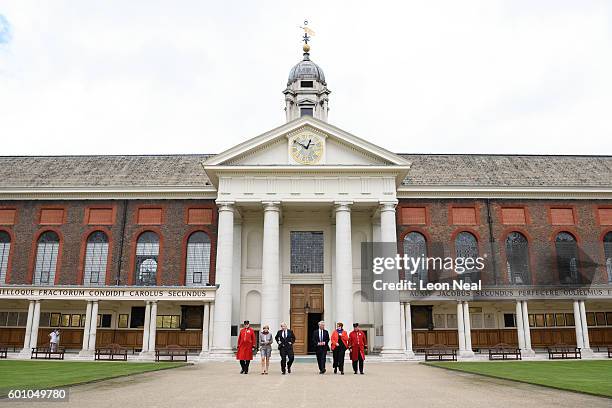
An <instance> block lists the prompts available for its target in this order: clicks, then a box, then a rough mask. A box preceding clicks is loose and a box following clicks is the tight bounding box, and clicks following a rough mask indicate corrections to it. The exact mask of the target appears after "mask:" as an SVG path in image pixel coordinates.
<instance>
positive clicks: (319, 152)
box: [290, 133, 323, 164]
mask: <svg viewBox="0 0 612 408" xmlns="http://www.w3.org/2000/svg"><path fill="white" fill-rule="evenodd" d="M290 143H291V146H290V148H291V156H292V157H293V159H294V160H295V161H296V162H298V163H301V164H316V163H318V162H319V161H320V160H321V157H322V156H323V139H322V138H321V137H319V136H317V135H313V134H310V133H306V134H303V135H299V136H296V137H295V138H293V139H292V140H291V142H290Z"/></svg>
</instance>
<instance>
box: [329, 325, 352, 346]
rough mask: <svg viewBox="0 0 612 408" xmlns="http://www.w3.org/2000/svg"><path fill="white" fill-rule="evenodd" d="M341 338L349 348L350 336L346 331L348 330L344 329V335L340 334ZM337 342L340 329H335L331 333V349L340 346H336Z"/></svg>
mask: <svg viewBox="0 0 612 408" xmlns="http://www.w3.org/2000/svg"><path fill="white" fill-rule="evenodd" d="M340 339H342V342H343V343H344V346H345V347H346V348H348V346H349V344H348V343H349V338H348V334H347V333H346V330H342V336H340ZM336 343H338V330H334V331H333V332H332V335H331V349H332V350H333V349H335V348H336V347H338V346H336ZM338 344H339V343H338Z"/></svg>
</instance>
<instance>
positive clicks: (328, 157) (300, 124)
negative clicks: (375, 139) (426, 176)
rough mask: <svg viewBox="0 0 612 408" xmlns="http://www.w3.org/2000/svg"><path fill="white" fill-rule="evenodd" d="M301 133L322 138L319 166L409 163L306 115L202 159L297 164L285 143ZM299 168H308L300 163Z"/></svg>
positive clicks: (223, 162)
mask: <svg viewBox="0 0 612 408" xmlns="http://www.w3.org/2000/svg"><path fill="white" fill-rule="evenodd" d="M301 134H309V135H310V134H314V135H317V136H319V137H320V138H321V140H324V150H325V154H324V160H321V161H320V162H318V163H317V165H320V166H368V165H371V166H394V165H395V166H398V165H399V166H407V165H409V164H410V163H409V162H408V161H407V160H406V159H404V158H403V157H401V156H398V155H396V154H394V153H392V152H390V151H388V150H386V149H384V148H382V147H380V146H377V145H374V144H372V143H370V142H368V141H366V140H363V139H361V138H359V137H357V136H354V135H352V134H350V133H348V132H345V131H343V130H341V129H339V128H337V127H335V126H332V125H330V124H328V123H326V122H322V121H320V120H317V119H314V118H312V117H310V116H305V117H301V118H299V119H296V120H294V121H292V122H289V123H286V124H284V125H283V126H280V127H278V128H276V129H273V130H271V131H269V132H266V133H264V134H262V135H259V136H256V137H254V138H252V139H249V140H247V141H245V142H243V143H241V144H239V145H237V146H234V147H232V148H230V149H228V150H226V151H224V152H222V153H220V154H218V155H216V156H213V157H211V158H209V159H208V160H206V162H205V163H204V164H205V166H207V167H208V166H272V165H291V164H297V163H295V162H293V161H292V160H291V157H290V155H289V143H290V141H291V140H292V138H294V137H296V136H299V135H301ZM303 167H308V165H304V166H303Z"/></svg>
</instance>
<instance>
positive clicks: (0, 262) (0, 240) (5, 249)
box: [0, 231, 11, 284]
mask: <svg viewBox="0 0 612 408" xmlns="http://www.w3.org/2000/svg"><path fill="white" fill-rule="evenodd" d="M10 253H11V236H10V235H9V234H8V232H5V231H0V284H3V283H5V282H6V271H7V270H8V259H9V254H10Z"/></svg>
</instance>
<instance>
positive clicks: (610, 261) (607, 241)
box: [603, 231, 612, 283]
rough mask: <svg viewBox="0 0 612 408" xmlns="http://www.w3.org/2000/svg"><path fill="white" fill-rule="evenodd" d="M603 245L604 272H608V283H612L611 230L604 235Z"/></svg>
mask: <svg viewBox="0 0 612 408" xmlns="http://www.w3.org/2000/svg"><path fill="white" fill-rule="evenodd" d="M603 246H604V257H605V258H606V262H605V264H606V272H608V283H612V231H611V232H608V233H607V234H606V235H605V236H604V239H603Z"/></svg>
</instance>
